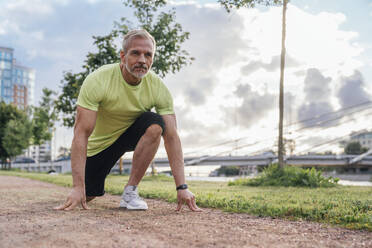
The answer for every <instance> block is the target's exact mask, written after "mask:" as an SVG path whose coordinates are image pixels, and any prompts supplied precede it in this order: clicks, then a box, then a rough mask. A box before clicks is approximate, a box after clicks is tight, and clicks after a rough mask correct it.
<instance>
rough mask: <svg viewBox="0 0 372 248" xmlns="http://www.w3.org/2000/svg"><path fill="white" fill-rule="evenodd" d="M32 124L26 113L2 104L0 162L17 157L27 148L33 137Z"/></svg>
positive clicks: (0, 104) (0, 111) (0, 103)
mask: <svg viewBox="0 0 372 248" xmlns="http://www.w3.org/2000/svg"><path fill="white" fill-rule="evenodd" d="M30 134H31V123H30V121H29V119H28V117H27V114H26V113H25V112H24V111H21V110H19V109H17V108H16V107H15V106H13V105H11V104H5V103H4V102H0V160H1V161H3V162H4V161H6V160H7V159H8V158H11V157H14V156H17V155H19V154H21V153H22V150H23V149H25V148H27V146H28V145H29V141H30V137H31V135H30Z"/></svg>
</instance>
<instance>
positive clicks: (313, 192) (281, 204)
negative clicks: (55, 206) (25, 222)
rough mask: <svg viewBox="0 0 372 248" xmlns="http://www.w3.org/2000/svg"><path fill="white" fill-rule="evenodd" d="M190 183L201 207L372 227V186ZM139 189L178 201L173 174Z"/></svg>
mask: <svg viewBox="0 0 372 248" xmlns="http://www.w3.org/2000/svg"><path fill="white" fill-rule="evenodd" d="M0 175H16V176H22V177H27V178H32V179H37V180H42V181H46V182H50V183H55V184H58V185H62V186H68V187H71V186H72V177H71V175H47V174H36V173H19V172H5V171H0ZM128 179H129V177H128V176H120V175H115V176H112V175H110V176H108V178H107V180H106V183H105V190H106V192H107V193H110V194H115V195H121V193H122V192H123V186H124V185H125V183H126V182H127V181H128ZM188 185H189V187H190V190H191V191H192V192H193V193H194V194H195V195H196V200H197V204H198V205H199V206H201V207H209V208H218V209H222V210H225V211H230V212H237V213H249V214H253V215H257V216H271V217H274V218H286V219H291V220H307V221H318V222H322V223H329V224H335V225H341V226H344V227H347V228H352V229H365V230H369V231H372V199H371V194H372V187H352V186H337V187H331V188H303V187H302V188H297V187H247V186H239V185H238V186H230V187H228V186H227V184H226V183H225V182H198V181H190V182H188ZM139 193H140V195H141V196H142V197H145V198H156V199H164V200H167V201H169V202H177V193H176V190H175V185H174V181H173V179H172V178H171V177H165V176H147V177H144V179H143V180H142V181H141V183H140V185H139ZM59 200H61V201H62V200H64V199H59Z"/></svg>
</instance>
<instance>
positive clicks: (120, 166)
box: [119, 157, 123, 175]
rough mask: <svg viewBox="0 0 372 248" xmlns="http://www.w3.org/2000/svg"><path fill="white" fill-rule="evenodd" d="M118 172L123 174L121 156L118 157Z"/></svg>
mask: <svg viewBox="0 0 372 248" xmlns="http://www.w3.org/2000/svg"><path fill="white" fill-rule="evenodd" d="M119 174H120V175H121V174H123V158H122V157H120V159H119Z"/></svg>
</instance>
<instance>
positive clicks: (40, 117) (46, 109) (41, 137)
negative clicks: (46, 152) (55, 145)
mask: <svg viewBox="0 0 372 248" xmlns="http://www.w3.org/2000/svg"><path fill="white" fill-rule="evenodd" d="M55 94H56V93H55V92H54V91H52V90H49V89H47V88H44V89H43V96H42V99H41V101H40V106H39V107H34V108H33V118H32V135H33V137H32V138H33V139H32V143H33V144H34V145H41V144H43V143H44V142H45V141H47V140H51V138H52V129H53V127H54V122H55V121H56V120H57V113H56V110H55V108H54V100H53V99H52V96H53V95H55Z"/></svg>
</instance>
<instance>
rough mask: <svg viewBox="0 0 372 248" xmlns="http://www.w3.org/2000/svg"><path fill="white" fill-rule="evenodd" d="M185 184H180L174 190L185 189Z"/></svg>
mask: <svg viewBox="0 0 372 248" xmlns="http://www.w3.org/2000/svg"><path fill="white" fill-rule="evenodd" d="M187 188H188V187H187V184H181V185H179V186H177V188H176V190H180V189H187Z"/></svg>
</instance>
